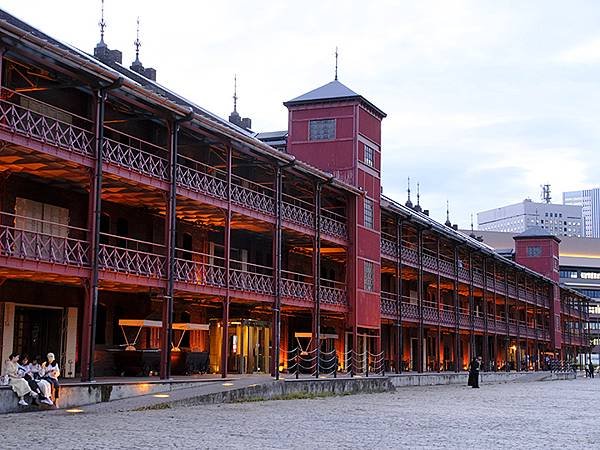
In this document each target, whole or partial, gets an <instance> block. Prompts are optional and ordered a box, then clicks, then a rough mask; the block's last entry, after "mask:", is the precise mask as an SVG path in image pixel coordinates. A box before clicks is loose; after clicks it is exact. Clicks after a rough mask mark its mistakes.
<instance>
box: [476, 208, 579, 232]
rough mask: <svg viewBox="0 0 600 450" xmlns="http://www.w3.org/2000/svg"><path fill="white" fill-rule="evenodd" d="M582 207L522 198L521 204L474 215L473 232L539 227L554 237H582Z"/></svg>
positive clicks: (515, 230) (513, 230) (523, 229)
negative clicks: (475, 222) (475, 221)
mask: <svg viewBox="0 0 600 450" xmlns="http://www.w3.org/2000/svg"><path fill="white" fill-rule="evenodd" d="M581 210H582V208H581V206H577V205H560V204H556V203H536V202H533V201H531V200H530V199H525V200H523V201H522V202H521V203H515V204H513V205H507V206H502V207H500V208H494V209H490V210H488V211H482V212H480V213H477V229H478V230H482V231H502V232H507V233H522V232H523V231H525V230H527V229H529V228H535V227H540V228H542V229H544V230H548V231H549V232H550V233H551V234H553V235H555V236H575V237H580V236H582V233H583V232H582V225H583V220H582V212H581Z"/></svg>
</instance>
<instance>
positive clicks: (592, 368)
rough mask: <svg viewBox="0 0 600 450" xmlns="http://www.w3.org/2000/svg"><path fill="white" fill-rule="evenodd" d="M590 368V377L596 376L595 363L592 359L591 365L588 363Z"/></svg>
mask: <svg viewBox="0 0 600 450" xmlns="http://www.w3.org/2000/svg"><path fill="white" fill-rule="evenodd" d="M588 370H589V373H590V377H592V378H594V364H592V362H591V361H590V363H589V365H588Z"/></svg>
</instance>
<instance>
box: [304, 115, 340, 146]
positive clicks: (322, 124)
mask: <svg viewBox="0 0 600 450" xmlns="http://www.w3.org/2000/svg"><path fill="white" fill-rule="evenodd" d="M308 139H309V140H310V141H327V140H331V139H335V119H324V120H311V121H310V122H309V134H308Z"/></svg>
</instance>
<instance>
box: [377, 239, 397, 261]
mask: <svg viewBox="0 0 600 450" xmlns="http://www.w3.org/2000/svg"><path fill="white" fill-rule="evenodd" d="M380 246H381V254H382V255H386V256H391V257H392V258H396V257H397V256H398V253H397V251H396V243H395V242H393V241H391V240H389V239H385V238H384V237H382V238H381V244H380Z"/></svg>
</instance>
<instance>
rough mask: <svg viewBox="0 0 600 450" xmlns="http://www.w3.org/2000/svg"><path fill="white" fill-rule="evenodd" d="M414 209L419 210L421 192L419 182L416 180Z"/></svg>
mask: <svg viewBox="0 0 600 450" xmlns="http://www.w3.org/2000/svg"><path fill="white" fill-rule="evenodd" d="M414 209H415V211H418V212H421V211H422V209H421V192H420V183H419V182H418V181H417V204H416V205H415V208H414Z"/></svg>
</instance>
